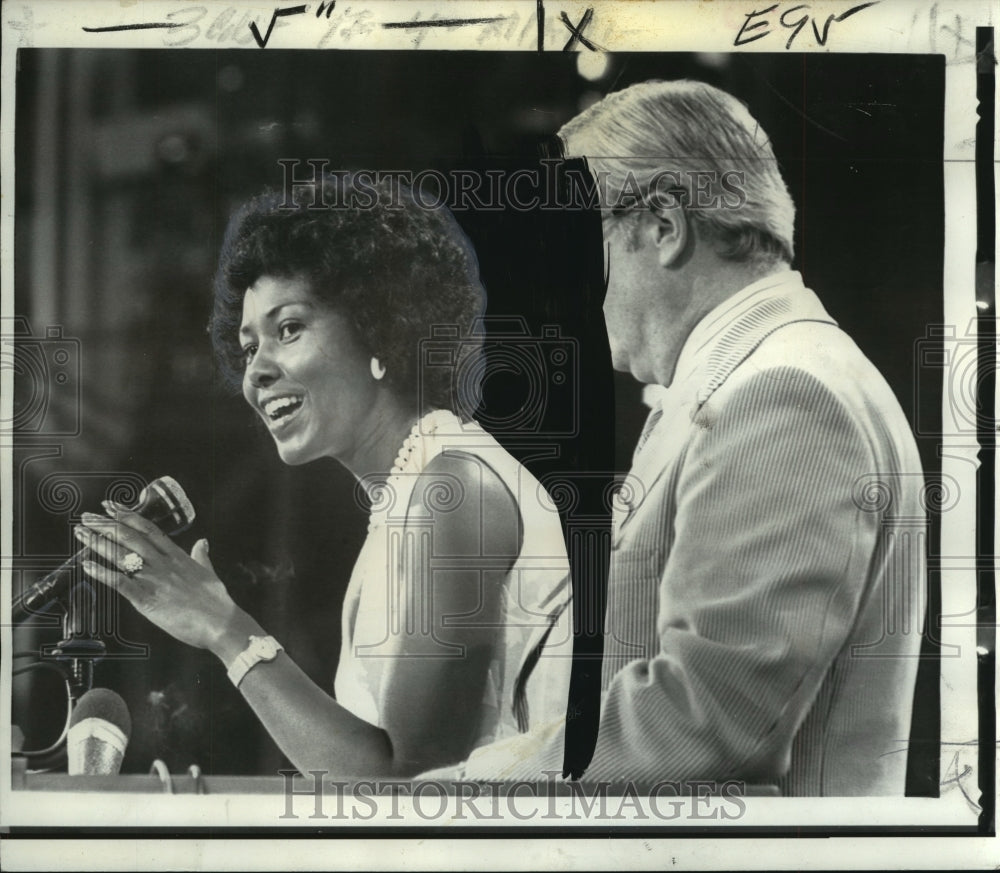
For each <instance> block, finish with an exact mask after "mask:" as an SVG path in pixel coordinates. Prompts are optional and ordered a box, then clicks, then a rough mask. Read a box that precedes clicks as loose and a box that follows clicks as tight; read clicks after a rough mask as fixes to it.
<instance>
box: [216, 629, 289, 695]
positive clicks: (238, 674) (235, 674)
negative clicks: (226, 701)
mask: <svg viewBox="0 0 1000 873" xmlns="http://www.w3.org/2000/svg"><path fill="white" fill-rule="evenodd" d="M283 649H284V647H283V646H282V645H281V643H279V642H278V641H277V640H276V639H275V638H274V637H258V636H254V635H253V634H250V642H249V644H248V645H247V647H246V648H245V649H244V650H243V651H242V652H240V653H239V654H238V655H237V656H236V658H235V659H234V660H233V663H232V664H230V665H229V669H228V670H227V671H226V674H227V675H228V676H229V681H230V682H232V683H233V685H235V686H236V687H237V688H239V687H240V682H242V681H243V677H244V676H246V675H247V673H249V672H250V671H251V670H252V669H253V668H254V667H256V666H257V665H258V664H259V663H260V662H261V661H273V660H274V659H275V658H277V657H278V652H280V651H283Z"/></svg>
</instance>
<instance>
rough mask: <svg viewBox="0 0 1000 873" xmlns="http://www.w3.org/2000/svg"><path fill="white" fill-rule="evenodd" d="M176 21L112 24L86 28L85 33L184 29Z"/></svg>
mask: <svg viewBox="0 0 1000 873" xmlns="http://www.w3.org/2000/svg"><path fill="white" fill-rule="evenodd" d="M183 26H184V25H183V24H182V23H179V22H176V21H148V22H145V23H143V24H112V25H110V26H109V27H84V28H81V29H82V30H83V31H84V32H85V33H115V32H117V31H122V30H158V29H163V28H171V27H183Z"/></svg>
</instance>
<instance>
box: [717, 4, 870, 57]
mask: <svg viewBox="0 0 1000 873" xmlns="http://www.w3.org/2000/svg"><path fill="white" fill-rule="evenodd" d="M879 2H881V0H868V2H867V3H860V4H858V5H857V6H852V7H851V8H850V9H848V10H846V11H845V12H841V13H840V14H839V15H828V16H827V18H826V22H825V23H824V24H823V26H822V29H820V27H819V26H817V24H816V19H815V18H813V17H812V15H811V14H810V12H809V11H808V10H809V9H810V8H811V7H810V6H809V4H808V3H798V4H796V5H795V6H789V7H788V8H787V9H785V10H784V11H783V12H782V13H781V15H780V16H779V17H778V23H779V24H780V25H781V26H782V27H783V28H785V29H786V30H791V31H792V33H791V35H790V36H789V37H788V40H787V41H786V42H785V50H786V51H787V50H788V49H790V48H791V47H792V43H793V42H794V41H795V38H796V37H797V36H798V35H799V33H801V31H802V28H804V27H805V26H806V24H808V23H811V24H812V30H813V35H814V36H815V37H816V42H817V43H818V44H819V45H821V46H825V45H826V41H827V40H828V39H829V38H830V25H831V24H833V23H834V22H838V21H845V20H846V19H848V18H850V17H851V16H852V15H857V14H858V13H859V12H861V11H862V10H864V9H868V8H869V7H871V6H876V5H877V4H878V3H879ZM780 5H781V4H780V3H775V4H773V5H771V6H768V7H767V8H766V9H759V10H754V11H753V12H750V13H748V14H747V15H746V16H745V18H746V20H745V21H744V22H743V24H742V26H741V27H740V29H739V32H738V33H737V34H736V39H734V40H733V45H734V46H741V45H746V44H747V43H751V42H756V41H757V40H758V39H763V38H764V37H765V36H769V35H770V34H772V33H773V32H774V30H773V29H772V28H771V23H770V21H769V20H768V19H766V18H763V16H765V15H768V14H770V13H771V12H774V11H775V10H776V9H777V8H778V7H779V6H780ZM800 10H806V11H803V13H802V15H801V16H800V17H799V18H797V19H795V20H794V21H793V20H789V15H793V14H794V13H796V12H799V11H800ZM755 18H759V19H760V20H759V21H754V22H753V24H751V23H750V22H751V21H752V20H753V19H755ZM758 30H759V31H761V32H760V33H755V32H754V31H758Z"/></svg>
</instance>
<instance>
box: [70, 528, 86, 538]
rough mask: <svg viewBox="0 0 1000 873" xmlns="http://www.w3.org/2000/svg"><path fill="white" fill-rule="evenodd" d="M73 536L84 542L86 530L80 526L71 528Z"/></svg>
mask: <svg viewBox="0 0 1000 873" xmlns="http://www.w3.org/2000/svg"><path fill="white" fill-rule="evenodd" d="M73 536H75V537H76V538H77V539H78V540H85V539H87V536H88V532H87V529H86V528H85V527H80V525H75V526H74V527H73Z"/></svg>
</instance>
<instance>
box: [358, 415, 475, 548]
mask: <svg viewBox="0 0 1000 873" xmlns="http://www.w3.org/2000/svg"><path fill="white" fill-rule="evenodd" d="M451 422H455V423H456V425H457V423H458V416H456V415H455V414H454V413H453V412H451V411H450V410H448V409H435V410H432V411H431V412H428V413H427V414H426V415H425V416H423V417H422V418H420V419H418V420H417V421H416V422H414V425H413V427H411V428H410V432H409V434H408V435H407V437H406V439H405V440H403V445H402V446H400V449H399V451H398V452H397V453H396V461H395V463H394V464H393V465H392V469H391V470H389V478H388V479H386V481H385V485H380V486H377V487H376V488H374V489H373V491H374V492H375V493H374V497H375V499H374V500H373V501H372V508H371V513H370V515H369V518H368V533H371V532H372V531H373V530H375V528H377V527H379V526H380V525H382V524H383V523H384V522H385V517H386V515H387V514H388V511H389V509H390V508H391V507H392V505H393V504H394V503H395V502H396V501H395V495H396V494H397V493H399V486H400V484H401V482H402V477H403V476H407V475H408V476H419V475H420V473H422V472H423V469H424V466H425V465H426V464H427V462H428V461H429V460H430V458H429V457H427V455H428V450H427V444H426V442H425V441H424V438H425V437H427V438H432V437H434V436H435V435H436V434H437V432H438V429H439V428H441V426H442V425H444V424H446V423H451ZM379 497H383V498H384V499H382V500H379V499H378V498H379Z"/></svg>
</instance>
